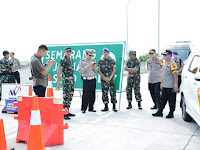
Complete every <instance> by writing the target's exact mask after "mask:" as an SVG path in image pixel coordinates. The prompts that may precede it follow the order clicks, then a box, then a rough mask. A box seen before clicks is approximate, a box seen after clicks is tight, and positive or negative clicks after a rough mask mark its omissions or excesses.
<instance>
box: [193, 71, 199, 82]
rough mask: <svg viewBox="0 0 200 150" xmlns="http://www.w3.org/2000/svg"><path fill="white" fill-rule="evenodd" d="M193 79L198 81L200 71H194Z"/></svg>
mask: <svg viewBox="0 0 200 150" xmlns="http://www.w3.org/2000/svg"><path fill="white" fill-rule="evenodd" d="M194 79H195V80H196V81H200V72H197V73H195V75H194Z"/></svg>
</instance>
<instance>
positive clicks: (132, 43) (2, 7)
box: [0, 0, 200, 60]
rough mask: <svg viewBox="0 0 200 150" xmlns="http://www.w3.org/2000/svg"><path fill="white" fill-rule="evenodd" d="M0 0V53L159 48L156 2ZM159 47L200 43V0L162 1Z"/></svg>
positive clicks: (25, 54) (23, 56) (26, 54)
mask: <svg viewBox="0 0 200 150" xmlns="http://www.w3.org/2000/svg"><path fill="white" fill-rule="evenodd" d="M128 1H129V0H56V1H55V0H39V1H37V0H34V1H27V0H9V1H3V0H2V1H0V20H1V23H0V51H1V53H2V51H3V50H5V49H6V50H8V51H14V52H15V53H16V57H18V58H20V59H23V60H27V59H28V60H29V59H30V56H31V55H33V53H34V52H36V50H37V48H38V46H39V45H40V44H63V43H66V44H67V43H92V42H115V41H126V40H127V20H126V8H128V33H129V36H128V39H129V40H128V44H129V49H134V50H137V52H138V55H141V54H145V53H147V52H148V50H149V49H150V48H155V49H156V50H157V46H158V32H157V27H158V22H157V18H158V11H157V10H158V0H132V1H130V3H129V5H128V7H127V3H128ZM160 1H161V5H160V10H161V12H160V17H161V24H160V25H161V30H160V47H161V51H162V50H163V49H164V47H165V46H166V45H168V44H172V43H173V42H175V41H178V40H191V41H192V42H194V43H195V44H196V43H198V42H199V43H200V21H199V18H200V9H199V8H200V0H160Z"/></svg>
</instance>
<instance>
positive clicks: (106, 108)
mask: <svg viewBox="0 0 200 150" xmlns="http://www.w3.org/2000/svg"><path fill="white" fill-rule="evenodd" d="M108 110H109V109H108V103H106V104H105V108H104V109H102V110H101V111H108Z"/></svg>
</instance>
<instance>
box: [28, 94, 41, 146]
mask: <svg viewBox="0 0 200 150" xmlns="http://www.w3.org/2000/svg"><path fill="white" fill-rule="evenodd" d="M44 149H45V147H44V140H43V135H42V126H41V117H40V110H39V103H38V97H37V96H33V104H32V111H31V119H30V129H29V138H28V146H27V150H44Z"/></svg>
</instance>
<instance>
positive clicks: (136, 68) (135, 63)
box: [125, 51, 142, 109]
mask: <svg viewBox="0 0 200 150" xmlns="http://www.w3.org/2000/svg"><path fill="white" fill-rule="evenodd" d="M129 58H130V59H128V61H127V62H126V66H125V70H126V71H128V72H129V73H128V77H127V87H126V95H127V100H128V107H127V108H126V109H131V108H132V104H131V102H132V88H134V93H135V99H136V101H137V102H138V109H142V107H141V101H142V98H141V93H140V61H139V60H138V59H137V58H136V51H129Z"/></svg>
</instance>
